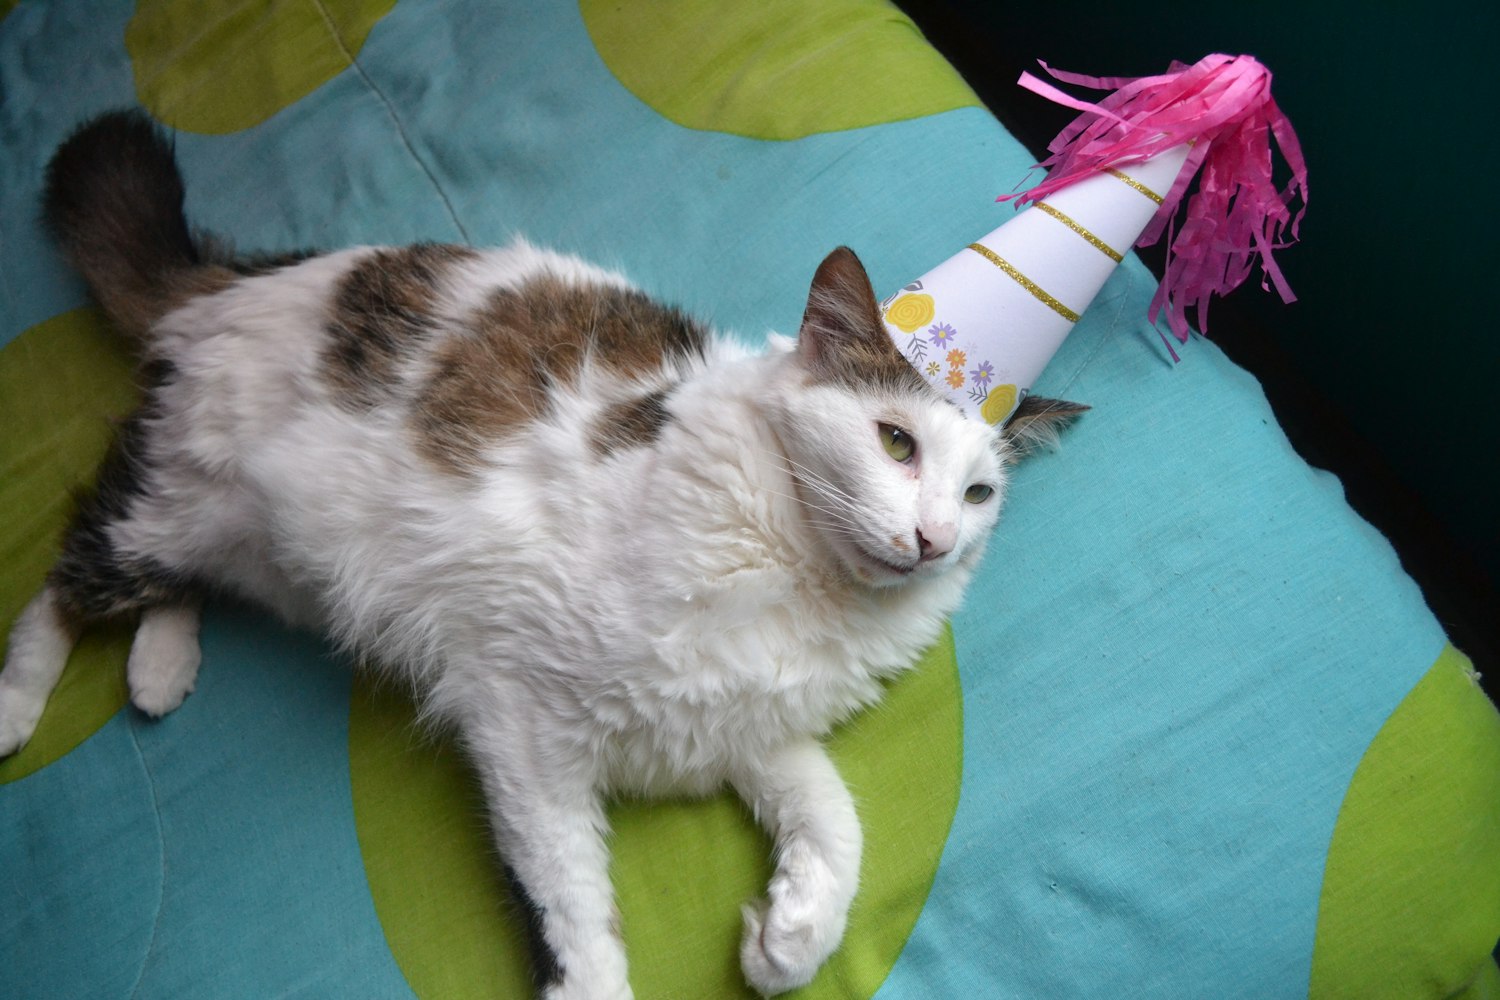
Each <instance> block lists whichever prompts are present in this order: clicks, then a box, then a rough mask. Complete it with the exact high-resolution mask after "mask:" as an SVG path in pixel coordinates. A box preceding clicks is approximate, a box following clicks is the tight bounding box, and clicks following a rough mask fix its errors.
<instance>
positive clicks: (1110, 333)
mask: <svg viewBox="0 0 1500 1000" xmlns="http://www.w3.org/2000/svg"><path fill="white" fill-rule="evenodd" d="M1134 287H1135V276H1134V275H1132V274H1131V273H1130V271H1129V270H1128V269H1127V270H1126V271H1125V291H1124V292H1123V293H1122V294H1121V295H1120V304H1119V306H1117V307H1116V308H1115V314H1114V315H1113V316H1111V317H1110V320H1109V328H1108V329H1107V330H1105V331H1104V334H1103V335H1102V336H1101V337H1099V338H1098V339H1097V340H1096V341H1095V342H1094V347H1093V349H1092V350H1090V351H1089V354H1088V357H1086V358H1084V359H1083V361H1081V362H1079V364H1078V367H1077V368H1074V369H1073V372H1072V374H1071V375H1069V376H1068V377H1067V378H1066V379H1065V380H1064V381H1063V384H1062V387H1061V388H1060V389H1058V392H1059V394H1061V395H1064V396H1065V395H1067V392H1068V390H1069V389H1070V388H1072V386H1073V383H1074V382H1077V381H1078V378H1079V376H1081V375H1082V374H1083V372H1084V369H1086V368H1088V366H1089V365H1091V364H1093V363H1094V359H1095V358H1096V357H1098V356H1099V352H1100V351H1102V350H1104V345H1105V344H1107V343H1108V342H1109V341H1111V340H1113V339H1114V336H1115V331H1116V330H1118V329H1119V328H1120V316H1121V315H1123V314H1124V312H1125V303H1126V302H1128V301H1129V300H1130V290H1131V289H1132V288H1134Z"/></svg>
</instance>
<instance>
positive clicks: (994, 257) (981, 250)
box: [969, 243, 1078, 323]
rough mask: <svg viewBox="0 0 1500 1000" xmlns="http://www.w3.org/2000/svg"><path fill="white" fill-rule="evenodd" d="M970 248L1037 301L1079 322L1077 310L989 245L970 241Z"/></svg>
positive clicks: (1064, 317)
mask: <svg viewBox="0 0 1500 1000" xmlns="http://www.w3.org/2000/svg"><path fill="white" fill-rule="evenodd" d="M969 249H970V250H973V251H974V252H975V253H977V254H979V256H981V257H983V258H984V259H985V260H987V261H989V262H990V263H991V264H994V265H995V266H996V267H998V268H999V269H1000V270H1002V271H1004V272H1005V273H1006V274H1008V275H1010V276H1011V277H1012V278H1014V279H1015V280H1016V282H1017V283H1018V284H1019V285H1020V286H1021V287H1022V288H1024V289H1026V290H1027V291H1028V292H1030V293H1031V294H1032V295H1033V296H1035V297H1036V299H1037V301H1038V302H1041V303H1042V304H1043V305H1045V306H1046V307H1047V308H1048V309H1051V310H1052V311H1053V312H1055V313H1057V314H1058V315H1059V316H1061V317H1062V318H1063V319H1065V320H1067V321H1068V322H1069V323H1077V322H1078V314H1077V313H1076V312H1074V311H1073V310H1071V309H1069V308H1068V307H1067V306H1065V305H1063V304H1062V303H1061V302H1059V301H1057V300H1056V299H1054V298H1053V297H1052V296H1050V295H1048V294H1047V292H1046V290H1045V289H1043V288H1042V286H1041V285H1038V284H1037V283H1036V282H1035V281H1032V280H1031V279H1030V278H1028V277H1026V275H1024V274H1022V273H1021V272H1020V271H1017V270H1016V269H1015V267H1014V266H1013V265H1012V264H1011V263H1010V261H1008V260H1006V259H1005V258H1004V257H1002V256H1000V255H999V254H997V253H996V252H995V251H993V250H991V249H990V248H989V247H987V246H984V245H983V244H980V243H970V244H969Z"/></svg>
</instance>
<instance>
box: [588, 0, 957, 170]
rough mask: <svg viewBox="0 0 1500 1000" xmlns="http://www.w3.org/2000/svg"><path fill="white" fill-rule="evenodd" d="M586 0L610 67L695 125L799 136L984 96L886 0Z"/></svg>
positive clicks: (659, 107) (664, 110)
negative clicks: (637, 0) (644, 0)
mask: <svg viewBox="0 0 1500 1000" xmlns="http://www.w3.org/2000/svg"><path fill="white" fill-rule="evenodd" d="M579 6H580V8H581V10H582V13H583V19H584V23H585V24H586V25H587V26H588V30H589V34H590V35H591V36H592V37H593V40H594V46H595V48H597V49H598V51H599V56H600V58H601V59H603V61H604V63H605V65H606V66H608V67H609V70H610V72H611V73H613V74H614V75H615V77H616V78H617V79H618V80H619V81H620V82H621V83H622V84H624V85H625V87H626V88H627V89H629V90H630V92H631V93H633V94H635V96H636V97H638V98H639V99H640V100H641V101H643V102H644V103H646V104H647V105H649V106H650V107H652V108H654V109H655V110H656V111H657V112H658V113H659V114H661V115H664V116H665V117H667V118H669V119H671V120H672V121H674V122H677V123H678V124H679V125H685V126H687V127H688V128H694V129H705V130H709V131H715V132H729V133H732V134H734V135H743V136H749V137H751V138H755V139H797V138H800V137H802V136H805V135H813V134H815V133H819V132H835V131H839V130H842V129H852V128H861V127H864V126H866V125H879V124H882V123H885V122H893V121H903V120H906V119H908V118H918V117H921V116H923V115H930V114H936V113H937V112H940V111H949V110H952V109H954V108H961V107H970V106H978V105H979V99H978V98H977V97H975V96H974V92H973V91H971V90H970V89H969V87H968V85H967V84H965V83H964V82H963V80H962V79H961V78H960V77H959V75H958V74H957V72H955V71H954V70H953V68H952V67H951V66H949V65H948V63H947V62H946V61H945V60H944V59H943V58H942V57H941V56H939V55H938V54H937V52H936V51H934V50H933V49H932V48H931V46H929V45H928V44H927V43H926V41H925V40H924V39H923V38H922V35H921V33H920V32H918V31H917V28H916V26H915V25H913V24H912V22H911V20H910V19H908V18H907V17H906V15H904V14H902V13H901V12H900V11H899V10H897V9H896V8H895V7H892V6H890V5H889V4H885V3H874V2H869V0H822V2H820V3H816V4H808V3H804V2H801V0H760V2H757V3H740V4H723V3H716V2H711V0H659V2H656V3H651V4H647V5H643V6H636V5H629V4H620V3H615V2H612V0H582V2H581V3H580V5H579ZM939 153H940V151H938V150H935V151H934V154H935V155H936V154H939Z"/></svg>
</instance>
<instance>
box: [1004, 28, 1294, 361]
mask: <svg viewBox="0 0 1500 1000" xmlns="http://www.w3.org/2000/svg"><path fill="white" fill-rule="evenodd" d="M1041 66H1042V68H1043V69H1045V70H1046V71H1047V72H1048V73H1049V74H1050V75H1051V76H1052V77H1053V78H1054V79H1057V80H1060V81H1062V82H1063V83H1071V84H1076V85H1078V86H1082V87H1088V88H1090V89H1094V90H1109V89H1114V93H1112V94H1110V95H1109V96H1107V97H1105V98H1103V99H1102V100H1100V101H1099V102H1098V103H1097V104H1093V103H1089V102H1088V101H1082V100H1079V99H1077V98H1074V97H1070V96H1069V95H1068V94H1066V93H1064V92H1063V91H1061V90H1059V89H1057V88H1056V87H1054V86H1052V85H1051V84H1049V83H1046V82H1044V81H1042V80H1039V79H1037V78H1036V77H1034V76H1032V75H1031V74H1030V73H1022V74H1021V79H1020V81H1019V83H1020V85H1021V86H1023V87H1025V88H1026V89H1028V90H1031V91H1033V92H1035V93H1037V94H1040V95H1041V96H1043V97H1045V98H1047V99H1048V100H1051V101H1055V102H1056V103H1058V104H1061V105H1064V106H1065V107H1070V108H1075V109H1077V110H1079V111H1082V112H1083V114H1081V115H1079V116H1078V118H1077V119H1075V120H1074V121H1073V123H1072V124H1071V125H1069V126H1068V127H1067V128H1065V129H1063V131H1062V132H1060V133H1059V134H1058V136H1057V138H1056V139H1054V140H1052V144H1051V145H1050V146H1048V147H1047V148H1048V150H1049V151H1050V152H1051V153H1052V155H1051V156H1050V157H1048V158H1047V159H1046V160H1044V161H1043V162H1042V163H1040V164H1038V166H1041V167H1045V168H1047V170H1048V171H1049V173H1048V175H1047V179H1046V180H1044V181H1043V182H1042V183H1040V184H1038V185H1036V186H1035V187H1033V188H1030V189H1029V190H1027V191H1024V192H1021V193H1020V194H1011V195H1002V196H1001V197H1000V198H999V199H997V200H999V201H1011V200H1016V201H1017V202H1018V203H1019V204H1025V203H1026V202H1029V201H1040V200H1041V199H1043V198H1045V197H1046V196H1047V195H1049V194H1051V193H1052V192H1053V191H1056V190H1058V189H1059V188H1063V187H1066V186H1067V185H1069V184H1071V183H1073V182H1074V181H1076V180H1080V179H1081V178H1083V177H1087V176H1090V175H1092V174H1094V173H1095V172H1097V171H1100V170H1105V169H1108V168H1110V167H1118V166H1120V165H1122V164H1128V163H1135V162H1139V161H1142V160H1147V159H1150V158H1151V157H1152V156H1155V155H1156V154H1157V153H1160V152H1163V151H1165V150H1167V149H1171V148H1172V147H1173V146H1178V145H1181V144H1182V143H1185V142H1192V143H1193V148H1192V149H1191V151H1190V152H1189V153H1188V158H1187V162H1186V163H1184V164H1183V166H1182V171H1181V172H1180V173H1179V174H1178V175H1177V180H1176V182H1175V183H1174V184H1173V185H1172V188H1171V190H1170V191H1169V192H1167V193H1166V194H1165V195H1164V197H1163V201H1162V206H1161V208H1160V209H1159V210H1158V211H1157V213H1156V215H1155V216H1153V217H1152V219H1151V222H1150V223H1149V224H1148V225H1147V226H1146V230H1145V232H1143V233H1142V234H1141V238H1140V240H1138V241H1137V242H1136V246H1141V247H1144V246H1150V245H1151V244H1153V243H1155V242H1156V241H1157V240H1158V239H1159V238H1160V237H1161V235H1162V233H1163V231H1165V232H1166V234H1167V266H1166V273H1165V274H1164V275H1163V277H1162V280H1161V284H1160V285H1159V286H1158V287H1157V289H1156V295H1155V296H1154V297H1153V298H1152V300H1151V310H1150V314H1149V315H1150V318H1151V321H1152V322H1153V323H1154V322H1155V321H1156V317H1157V315H1158V314H1159V313H1160V312H1161V311H1162V309H1163V307H1165V308H1166V312H1167V323H1168V325H1169V326H1170V327H1171V330H1172V333H1173V334H1174V335H1175V336H1176V337H1177V339H1178V340H1179V341H1180V342H1182V343H1186V342H1187V339H1188V320H1187V315H1186V312H1187V308H1188V307H1189V306H1196V307H1197V313H1198V325H1199V328H1200V329H1203V330H1207V329H1208V301H1209V297H1210V296H1211V295H1213V294H1215V293H1217V294H1219V295H1224V294H1226V293H1228V292H1230V291H1232V290H1233V289H1235V288H1237V287H1239V285H1240V284H1241V283H1242V282H1244V280H1245V278H1247V277H1248V276H1249V274H1250V269H1251V267H1252V266H1253V265H1254V263H1255V261H1256V260H1257V259H1258V260H1259V261H1260V263H1261V268H1262V273H1263V276H1262V279H1261V288H1263V289H1268V287H1269V285H1274V286H1275V288H1276V291H1277V292H1278V293H1279V294H1280V295H1281V299H1282V301H1283V302H1293V301H1295V300H1296V296H1295V295H1293V294H1292V290H1291V288H1290V287H1289V286H1288V285H1287V283H1286V279H1285V277H1284V276H1283V275H1282V273H1281V268H1280V267H1278V266H1277V264H1276V261H1275V259H1274V257H1273V256H1272V254H1273V251H1276V250H1282V249H1285V248H1286V247H1288V246H1290V245H1291V244H1292V243H1294V242H1296V240H1297V230H1298V227H1299V225H1300V224H1301V222H1302V215H1303V213H1304V212H1306V211H1307V166H1306V164H1305V163H1304V162H1303V159H1302V147H1301V145H1300V144H1299V143H1298V142H1297V134H1296V132H1294V131H1292V124H1291V122H1289V121H1288V120H1287V117H1286V115H1284V114H1282V112H1281V109H1280V108H1278V107H1277V106H1276V102H1275V101H1274V100H1272V99H1271V73H1270V71H1269V70H1267V69H1266V68H1265V67H1264V66H1262V65H1261V64H1260V63H1259V62H1257V61H1256V60H1255V59H1253V58H1252V57H1250V56H1228V55H1223V54H1215V55H1211V56H1207V57H1205V58H1204V59H1202V60H1200V61H1199V62H1197V63H1195V64H1194V65H1192V66H1187V65H1184V64H1183V63H1180V62H1173V64H1172V66H1171V68H1170V69H1169V70H1168V71H1167V72H1166V73H1164V74H1162V75H1160V76H1144V77H1136V78H1126V77H1092V76H1083V75H1081V74H1078V73H1066V72H1063V71H1060V70H1054V69H1052V68H1051V67H1050V66H1048V65H1047V64H1046V63H1041ZM1273 139H1274V140H1275V142H1276V145H1277V146H1278V147H1279V148H1280V150H1281V155H1282V156H1283V157H1284V158H1285V160H1286V163H1287V165H1288V166H1289V167H1290V168H1291V173H1292V177H1291V180H1290V181H1289V182H1288V183H1287V186H1286V187H1285V188H1284V189H1282V190H1280V191H1278V190H1277V189H1276V185H1275V183H1274V182H1273V181H1272V179H1271V140H1273ZM1200 171H1201V177H1200V179H1199V182H1198V188H1197V190H1196V191H1195V192H1194V193H1193V194H1192V196H1191V197H1189V198H1188V199H1187V214H1186V217H1185V218H1184V219H1183V221H1182V224H1181V225H1180V226H1179V225H1178V224H1177V214H1178V208H1179V207H1180V206H1181V204H1182V201H1183V197H1184V195H1186V194H1187V191H1188V187H1189V185H1190V184H1191V183H1192V181H1193V178H1194V177H1195V176H1198V175H1199V174H1200ZM1294 199H1300V200H1301V202H1302V204H1301V206H1300V207H1299V208H1298V210H1297V213H1296V215H1295V216H1294V215H1292V213H1291V205H1292V202H1293V200H1294ZM1168 346H1169V347H1170V345H1168ZM1172 356H1173V358H1174V359H1175V358H1176V352H1175V351H1173V352H1172Z"/></svg>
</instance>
